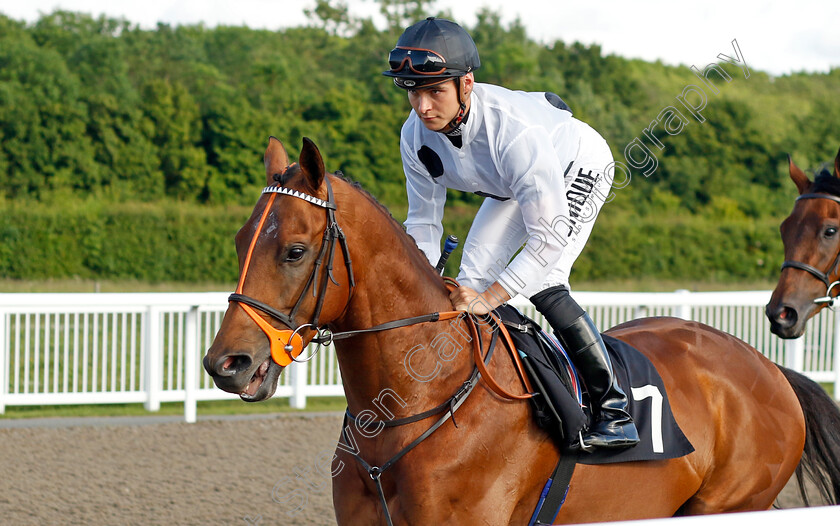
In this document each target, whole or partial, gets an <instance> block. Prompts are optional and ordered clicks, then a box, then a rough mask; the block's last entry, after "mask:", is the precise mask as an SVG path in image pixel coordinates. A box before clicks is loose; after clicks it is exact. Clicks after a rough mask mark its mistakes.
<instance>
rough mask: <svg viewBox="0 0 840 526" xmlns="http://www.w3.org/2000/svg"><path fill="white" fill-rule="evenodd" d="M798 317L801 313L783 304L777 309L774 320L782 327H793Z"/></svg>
mask: <svg viewBox="0 0 840 526" xmlns="http://www.w3.org/2000/svg"><path fill="white" fill-rule="evenodd" d="M798 319H799V315H798V314H797V313H796V309H794V308H792V307H788V306H787V305H782V306H781V307H779V308H778V309H777V310H776V316H775V320H774V321H775V322H776V323H777V324H779V325H780V326H782V327H793V326H794V325H796V321H797V320H798Z"/></svg>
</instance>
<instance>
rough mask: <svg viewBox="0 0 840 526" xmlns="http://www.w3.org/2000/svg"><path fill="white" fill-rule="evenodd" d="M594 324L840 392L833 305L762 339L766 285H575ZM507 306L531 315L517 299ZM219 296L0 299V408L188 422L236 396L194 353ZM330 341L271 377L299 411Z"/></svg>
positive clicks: (334, 388) (325, 392)
mask: <svg viewBox="0 0 840 526" xmlns="http://www.w3.org/2000/svg"><path fill="white" fill-rule="evenodd" d="M575 298H576V299H577V300H578V302H579V303H581V305H583V306H584V307H585V308H586V309H587V310H588V311H589V313H590V315H591V316H592V318H593V319H594V320H595V322H596V323H597V324H598V326H599V327H601V328H602V329H606V328H608V327H611V326H614V325H617V324H619V323H623V322H625V321H629V320H632V319H635V318H639V317H644V316H678V317H682V318H685V319H693V320H697V321H701V322H704V323H707V324H709V325H712V326H714V327H717V328H718V329H721V330H723V331H725V332H728V333H730V334H733V335H735V336H737V337H739V338H741V339H743V340H745V341H747V342H749V343H750V344H752V345H753V346H755V347H756V348H757V349H758V350H760V351H761V352H762V353H764V354H765V355H766V356H767V357H768V358H770V359H771V360H773V361H775V362H777V363H780V364H782V365H786V366H788V367H790V368H792V369H794V370H797V371H800V372H803V373H805V374H806V375H808V376H809V377H810V378H812V379H814V380H816V381H819V382H827V383H833V384H834V393H835V397H840V350H838V347H840V334H838V331H840V323H838V318H837V315H836V314H835V313H834V312H832V311H824V312H823V313H821V314H820V315H819V316H817V317H816V318H814V319H813V320H811V321H810V322H809V325H808V330H807V332H806V335H805V336H804V337H803V338H800V339H798V340H789V341H784V340H780V339H779V338H777V337H775V336H773V335H771V334H770V330H769V324H768V322H767V320H766V318H765V317H764V305H765V304H766V303H767V301H768V300H769V298H770V292H768V291H754V292H708V293H705V292H704V293H689V292H687V291H677V292H675V293H606V292H577V293H575ZM514 304H515V305H516V306H517V307H519V308H520V310H522V311H523V312H524V313H525V314H527V315H530V316H534V317H536V318H537V319H538V321H541V322H542V320H541V317H540V316H539V315H537V314H536V313H535V311H534V309H533V307H532V306H531V305H530V303H528V302H527V300H523V299H517V300H515V301H514ZM226 308H227V293H168V294H164V293H134V294H95V293H90V294H0V413H2V412H5V408H6V407H7V406H23V405H58V404H101V403H143V404H145V407H146V408H147V409H148V410H149V411H156V410H158V409H159V408H160V404H161V403H162V402H184V417H185V420H186V421H187V422H194V421H195V419H196V404H197V402H198V401H200V400H221V399H235V398H236V396H235V395H231V394H228V393H224V392H222V391H221V390H219V389H217V388H216V387H215V386H214V385H213V382H212V380H211V379H210V377H209V376H208V375H207V374H206V373H205V372H204V369H203V368H202V366H201V358H202V357H203V356H204V352H205V351H206V349H207V348H208V347H209V346H210V344H211V343H212V341H213V337H214V336H215V334H216V332H217V331H218V329H219V326H220V324H221V320H222V315H223V314H224V311H225V309H226ZM342 394H343V389H342V386H341V376H340V373H339V369H338V364H337V362H336V358H335V350H334V348H332V347H330V348H326V349H323V350H322V351H321V352H320V353H319V354H317V355H316V356H315V357H314V358H313V359H312V360H311V361H310V362H308V363H305V364H299V363H295V364H292V366H290V367H289V368H288V370H287V371H286V372H285V373H284V374H283V375H281V379H280V384H279V386H278V388H277V393H276V395H275V396H279V397H288V398H290V402H291V405H292V406H294V407H297V408H303V407H305V405H306V399H307V397H316V396H340V395H342Z"/></svg>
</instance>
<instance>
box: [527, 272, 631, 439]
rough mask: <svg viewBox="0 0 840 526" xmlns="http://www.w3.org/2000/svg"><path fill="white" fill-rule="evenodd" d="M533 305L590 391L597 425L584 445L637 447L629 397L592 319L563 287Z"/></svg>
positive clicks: (534, 299)
mask: <svg viewBox="0 0 840 526" xmlns="http://www.w3.org/2000/svg"><path fill="white" fill-rule="evenodd" d="M531 301H532V302H533V303H534V306H536V307H537V310H538V311H540V312H541V313H542V314H543V316H545V318H546V320H547V321H548V323H549V324H550V325H551V327H552V328H553V329H554V332H555V334H557V337H558V338H559V339H560V343H562V344H563V347H564V348H565V349H566V350H567V351H569V353H571V355H572V356H571V358H572V361H573V362H574V364H575V366H576V367H577V369H578V371H579V372H580V375H581V376H582V377H583V381H584V382H585V383H586V387H587V389H588V391H589V400H590V403H591V405H592V412H593V419H594V423H593V424H592V426H591V427H590V429H589V431H588V432H587V433H585V434H584V435H583V444H582V445H583V446H595V447H615V448H618V447H629V446H633V445H635V444H636V443H638V442H639V433H638V431H637V430H636V426H635V424H633V418H632V417H631V416H630V413H628V411H627V395H626V394H625V393H624V391H623V390H622V389H621V387H620V386H619V385H618V381H617V380H616V377H615V374H614V373H613V367H612V362H611V361H610V357H609V354H608V353H607V348H606V346H605V345H604V340H603V339H602V338H601V333H600V332H599V331H598V328H597V327H596V326H595V323H593V321H592V319H591V318H590V317H589V315H588V314H587V313H586V312H585V311H584V310H583V309H582V308H581V307H580V306H579V305H578V304H577V302H576V301H575V300H574V299H572V297H571V296H570V295H569V290H568V289H567V288H566V287H563V286H560V287H552V288H550V289H547V290H544V291H542V292H540V293H538V294H536V295H534V296H533V297H532V298H531Z"/></svg>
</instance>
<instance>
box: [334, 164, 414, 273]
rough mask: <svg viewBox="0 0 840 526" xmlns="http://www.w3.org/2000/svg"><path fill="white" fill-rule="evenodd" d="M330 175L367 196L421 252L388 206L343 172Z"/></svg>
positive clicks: (408, 241) (409, 242)
mask: <svg viewBox="0 0 840 526" xmlns="http://www.w3.org/2000/svg"><path fill="white" fill-rule="evenodd" d="M331 175H334V176H335V177H338V178H339V179H341V180H342V181H344V182H345V183H347V184H349V185H350V187H351V188H353V189H354V190H356V191H358V192H359V193H360V194H362V196H363V197H365V198H367V199H368V200H369V201H370V202H371V203H373V205H374V206H376V207H377V208H378V209H379V210H380V211H381V212H382V213H383V214H386V215H387V216H388V217H389V218H390V219H391V222H392V223H393V226H394V228H396V230H397V231H398V232H399V233H400V234H401V235H402V236H403V237H405V238H408V239H407V240H406V241H407V243H408V244H409V245H410V246H413V247H414V248H416V249H417V251H418V252H422V251H421V250H420V247H418V246H417V241H415V239H414V238H413V237H411V236H410V235H408V232H406V230H405V225H403V224H402V223H400V222H399V221H397V220H396V219H395V218H394V216H393V215H392V214H391V211H390V210H388V207H387V206H385V205H383V204H382V203H380V202H379V201H378V200H377V199H376V197H374V196H373V194H371V193H370V192H368V191H367V190H365V188H364V187H363V186H362V184H361V183H359V182H358V181H353V180H352V179H350V178H348V177H347V176H346V175H344V173H343V172H335V173H333V174H331ZM425 257H426V256H425V254H424V255H423V258H424V259H425Z"/></svg>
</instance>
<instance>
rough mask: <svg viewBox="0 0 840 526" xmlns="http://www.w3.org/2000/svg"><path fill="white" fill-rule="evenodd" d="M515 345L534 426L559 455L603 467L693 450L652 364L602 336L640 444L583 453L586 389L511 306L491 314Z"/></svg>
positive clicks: (558, 350)
mask: <svg viewBox="0 0 840 526" xmlns="http://www.w3.org/2000/svg"><path fill="white" fill-rule="evenodd" d="M496 314H497V316H498V317H499V318H500V319H501V320H502V322H503V323H504V325H505V327H506V328H507V329H508V332H509V333H510V336H511V339H512V340H513V342H514V344H515V345H516V349H517V352H518V354H519V356H520V358H521V360H522V363H523V365H524V367H525V371H526V373H527V374H528V376H529V378H530V380H531V383H532V384H533V387H534V390H535V391H536V392H537V393H538V394H537V396H534V397H533V398H531V399H530V401H531V406H532V408H533V413H534V418H535V420H536V423H537V425H539V426H540V427H541V428H543V429H545V430H546V431H548V433H549V434H550V435H551V436H552V438H553V439H554V440H555V442H556V443H557V445H558V446H559V447H560V449H561V450H562V451H575V450H577V451H582V453H581V454H580V455H579V456H578V458H577V461H578V462H579V463H582V464H607V463H616V462H635V461H641V460H664V459H669V458H678V457H681V456H684V455H687V454H689V453H691V452H692V451H694V447H693V446H692V445H691V443H690V442H689V440H688V439H687V438H686V436H685V434H684V433H683V432H682V430H681V429H680V428H679V425H678V424H677V422H676V420H675V419H674V415H673V413H672V411H671V406H670V403H669V402H668V395H667V392H666V391H665V386H664V384H663V382H662V378H661V376H660V375H659V373H658V372H657V371H656V368H655V367H654V365H653V363H651V361H650V360H649V359H648V358H647V357H646V356H645V355H643V354H642V353H641V352H639V351H638V350H637V349H636V348H634V347H633V346H631V345H629V344H627V343H625V342H623V341H621V340H618V339H616V338H613V337H611V336H609V335H602V337H603V339H604V343H605V344H606V346H607V350H608V351H609V353H610V358H611V359H612V363H613V369H614V370H615V374H616V376H617V378H618V383H619V385H620V386H621V387H622V389H624V391H625V392H626V393H627V398H628V409H629V412H630V415H631V416H632V417H633V420H634V422H635V423H636V427H637V429H638V431H639V438H640V442H639V443H638V444H637V445H636V446H634V447H631V448H624V449H598V448H595V449H583V448H581V445H580V436H581V434H582V432H583V430H584V429H585V428H586V427H587V426H588V425H589V423H590V420H591V418H592V413H591V411H590V408H589V400H588V395H587V393H586V386H585V384H584V383H583V382H582V381H581V379H580V378H579V377H578V375H577V371H576V370H575V367H574V364H573V363H572V361H571V360H570V359H569V356H568V354H567V353H566V351H565V349H563V347H562V346H561V345H560V343H559V342H558V341H557V339H556V338H554V337H553V335H550V334H548V333H547V332H546V331H544V330H543V329H542V327H541V326H540V325H539V324H538V323H536V322H535V321H534V320H532V319H530V318H528V317H527V316H525V315H523V314H522V313H520V312H519V311H518V310H517V309H516V308H515V307H512V306H510V305H503V306H502V307H499V308H498V309H496Z"/></svg>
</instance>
